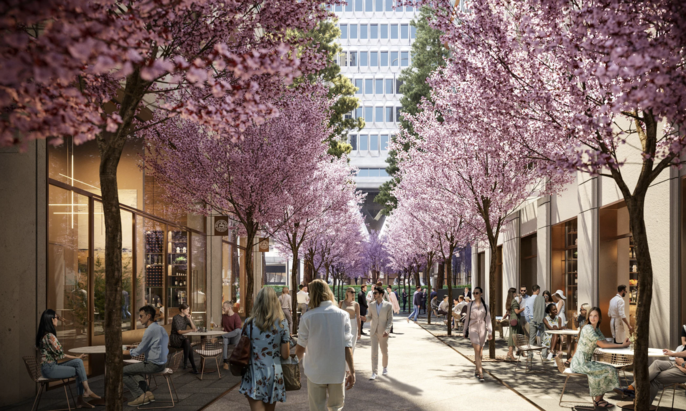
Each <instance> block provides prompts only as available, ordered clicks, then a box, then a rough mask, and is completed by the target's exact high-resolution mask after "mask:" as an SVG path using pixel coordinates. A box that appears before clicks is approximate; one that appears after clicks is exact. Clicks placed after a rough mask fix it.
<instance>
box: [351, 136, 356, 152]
mask: <svg viewBox="0 0 686 411" xmlns="http://www.w3.org/2000/svg"><path fill="white" fill-rule="evenodd" d="M350 145H351V146H352V147H353V151H357V134H352V135H351V136H350Z"/></svg>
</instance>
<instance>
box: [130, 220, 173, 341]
mask: <svg viewBox="0 0 686 411" xmlns="http://www.w3.org/2000/svg"><path fill="white" fill-rule="evenodd" d="M139 223H140V224H139ZM136 229H137V234H138V233H140V238H141V240H142V244H141V245H142V250H141V251H142V252H140V253H137V255H138V256H139V258H140V257H142V261H143V263H144V265H143V267H142V269H141V270H140V271H138V273H137V275H136V310H135V312H136V313H138V311H139V310H140V309H141V308H142V307H143V306H145V305H152V306H153V307H155V309H156V310H157V314H158V317H157V318H156V320H157V321H158V322H161V323H164V318H165V311H166V310H165V301H164V287H165V285H164V282H165V277H166V275H165V264H164V261H165V258H164V249H165V235H164V231H165V225H164V224H161V223H159V222H157V221H155V220H151V219H148V218H143V217H138V218H137V219H136ZM138 327H140V324H138Z"/></svg>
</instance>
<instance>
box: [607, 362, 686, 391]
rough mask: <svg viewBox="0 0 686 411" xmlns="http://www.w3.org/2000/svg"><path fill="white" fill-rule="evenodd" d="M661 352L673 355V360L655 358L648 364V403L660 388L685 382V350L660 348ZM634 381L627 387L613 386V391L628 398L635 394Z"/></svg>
mask: <svg viewBox="0 0 686 411" xmlns="http://www.w3.org/2000/svg"><path fill="white" fill-rule="evenodd" d="M662 353H663V354H664V355H666V356H669V357H675V361H674V362H672V361H669V360H657V361H655V362H653V363H652V364H650V367H649V368H648V380H649V381H650V403H651V404H652V402H653V400H655V397H656V396H657V393H658V392H660V389H662V388H663V387H667V386H669V385H672V384H683V383H686V361H684V358H686V351H680V352H676V351H670V350H662ZM635 383H636V382H635V381H632V383H631V384H630V385H629V386H628V387H627V388H615V390H614V391H615V392H616V393H618V394H623V395H627V396H629V397H630V398H634V397H635V396H636V388H635V386H634V384H635Z"/></svg>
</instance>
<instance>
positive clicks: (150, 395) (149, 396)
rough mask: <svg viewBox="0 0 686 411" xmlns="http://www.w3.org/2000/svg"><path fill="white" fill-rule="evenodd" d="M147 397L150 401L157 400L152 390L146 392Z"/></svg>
mask: <svg viewBox="0 0 686 411" xmlns="http://www.w3.org/2000/svg"><path fill="white" fill-rule="evenodd" d="M145 398H146V399H147V400H148V401H150V402H155V396H154V395H153V394H152V393H151V392H150V391H147V392H146V393H145Z"/></svg>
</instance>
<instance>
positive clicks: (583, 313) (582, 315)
mask: <svg viewBox="0 0 686 411" xmlns="http://www.w3.org/2000/svg"><path fill="white" fill-rule="evenodd" d="M589 309H590V306H589V305H588V304H587V303H583V304H581V307H579V314H578V315H577V316H576V317H574V322H575V323H576V329H577V330H581V329H582V328H584V325H586V324H588V310H589ZM577 340H578V337H574V338H572V347H571V350H570V352H571V355H570V356H569V358H570V359H571V358H572V357H573V356H574V353H576V345H577ZM569 365H570V362H569V360H567V361H565V367H569Z"/></svg>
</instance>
